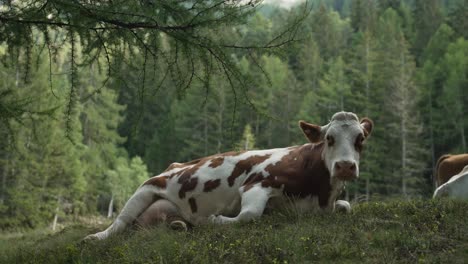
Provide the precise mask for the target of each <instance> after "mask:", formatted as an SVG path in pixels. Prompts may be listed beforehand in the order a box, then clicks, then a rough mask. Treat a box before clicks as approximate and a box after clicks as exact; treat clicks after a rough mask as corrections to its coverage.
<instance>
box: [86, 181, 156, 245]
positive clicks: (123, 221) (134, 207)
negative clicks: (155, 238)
mask: <svg viewBox="0 0 468 264" xmlns="http://www.w3.org/2000/svg"><path fill="white" fill-rule="evenodd" d="M155 191H156V188H155V187H153V186H142V187H140V188H139V189H138V190H137V191H136V192H135V193H134V194H133V196H132V197H130V199H129V200H128V201H127V203H126V204H125V206H124V208H123V209H122V211H121V212H120V214H119V215H118V216H117V218H116V219H115V221H114V222H113V223H112V225H110V226H109V227H108V228H107V229H106V230H104V231H102V232H98V233H96V234H92V235H89V236H87V237H85V240H88V239H98V240H101V239H106V238H107V237H109V236H110V235H112V234H116V233H120V232H122V231H123V230H124V229H125V228H126V227H128V226H130V225H131V224H132V223H133V221H135V219H137V217H138V216H139V215H140V214H141V213H142V212H143V211H145V210H146V208H148V207H149V206H150V205H151V204H152V203H153V202H154V199H155Z"/></svg>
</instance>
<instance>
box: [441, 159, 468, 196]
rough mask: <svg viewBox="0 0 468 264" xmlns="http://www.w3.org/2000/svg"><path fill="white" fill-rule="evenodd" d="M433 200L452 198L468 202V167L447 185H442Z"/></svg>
mask: <svg viewBox="0 0 468 264" xmlns="http://www.w3.org/2000/svg"><path fill="white" fill-rule="evenodd" d="M433 198H452V199H460V200H468V166H465V167H464V168H463V169H462V171H461V172H459V173H458V174H457V175H454V176H453V177H451V178H450V179H449V180H448V181H447V182H446V183H444V184H442V185H440V186H439V187H438V188H437V189H436V190H435V191H434V196H433Z"/></svg>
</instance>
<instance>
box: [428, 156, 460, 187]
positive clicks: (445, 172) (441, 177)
mask: <svg viewBox="0 0 468 264" xmlns="http://www.w3.org/2000/svg"><path fill="white" fill-rule="evenodd" d="M466 165H468V154H458V155H450V154H447V155H443V156H441V157H440V158H439V160H438V162H437V165H436V172H437V176H436V181H437V186H440V185H442V184H444V183H446V182H447V181H449V180H450V178H451V177H452V176H454V175H457V174H458V173H460V171H461V170H462V169H463V168H464V167H465V166H466Z"/></svg>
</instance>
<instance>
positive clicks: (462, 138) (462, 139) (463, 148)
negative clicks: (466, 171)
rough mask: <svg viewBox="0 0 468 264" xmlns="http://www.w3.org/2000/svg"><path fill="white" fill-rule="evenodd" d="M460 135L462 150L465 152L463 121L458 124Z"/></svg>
mask: <svg viewBox="0 0 468 264" xmlns="http://www.w3.org/2000/svg"><path fill="white" fill-rule="evenodd" d="M460 135H461V143H462V151H463V152H464V153H466V138H465V128H464V127H463V122H462V124H461V125H460Z"/></svg>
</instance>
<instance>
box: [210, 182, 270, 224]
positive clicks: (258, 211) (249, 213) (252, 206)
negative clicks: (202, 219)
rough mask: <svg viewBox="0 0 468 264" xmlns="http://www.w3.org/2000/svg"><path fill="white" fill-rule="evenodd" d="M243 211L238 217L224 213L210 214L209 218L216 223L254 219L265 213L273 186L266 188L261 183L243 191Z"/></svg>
mask: <svg viewBox="0 0 468 264" xmlns="http://www.w3.org/2000/svg"><path fill="white" fill-rule="evenodd" d="M243 189H244V188H241V192H242V195H241V196H242V198H241V211H240V212H239V214H238V215H237V216H236V217H226V216H222V215H217V216H214V215H212V216H210V217H209V220H210V221H211V222H212V223H215V224H228V223H235V222H243V221H249V220H253V219H255V218H258V217H260V216H261V215H262V214H263V210H264V209H265V206H266V204H267V201H268V199H269V198H270V197H271V188H269V187H268V188H264V187H262V186H261V185H260V183H258V184H256V185H254V186H253V187H252V188H250V189H248V190H247V191H242V190H243Z"/></svg>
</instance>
